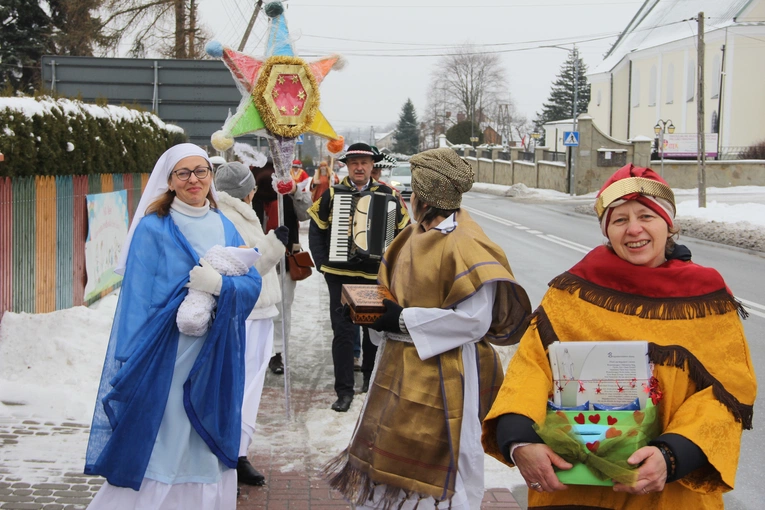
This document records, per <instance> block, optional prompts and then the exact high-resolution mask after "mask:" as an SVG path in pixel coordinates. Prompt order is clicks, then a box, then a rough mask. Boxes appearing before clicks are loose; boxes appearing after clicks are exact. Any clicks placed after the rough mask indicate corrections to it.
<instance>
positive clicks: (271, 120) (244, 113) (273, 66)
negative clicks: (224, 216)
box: [205, 1, 344, 419]
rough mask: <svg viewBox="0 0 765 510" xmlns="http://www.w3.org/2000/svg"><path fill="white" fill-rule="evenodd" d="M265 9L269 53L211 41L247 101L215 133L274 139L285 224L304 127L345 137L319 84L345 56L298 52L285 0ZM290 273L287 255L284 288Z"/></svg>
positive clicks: (224, 139) (218, 139) (226, 137)
mask: <svg viewBox="0 0 765 510" xmlns="http://www.w3.org/2000/svg"><path fill="white" fill-rule="evenodd" d="M265 12H266V15H267V16H268V17H269V18H270V19H269V33H268V41H267V43H266V56H265V58H262V59H261V58H255V57H252V56H249V55H245V54H244V53H241V52H239V51H236V50H234V49H232V48H228V47H225V46H223V45H222V44H220V43H219V42H217V41H211V42H209V43H208V44H207V46H205V51H206V52H207V54H208V55H210V56H211V57H214V58H220V59H222V60H223V63H224V64H225V65H226V67H228V69H229V70H230V71H231V74H232V75H233V77H234V80H235V81H236V84H237V87H238V88H239V91H240V92H241V93H242V101H241V102H240V103H239V106H238V108H237V110H236V113H234V115H229V118H228V119H226V122H225V123H224V124H223V127H222V128H221V129H220V130H219V131H216V132H215V133H213V135H212V139H211V142H212V145H213V147H215V148H216V149H217V150H219V151H225V150H228V149H230V148H231V147H232V146H233V145H234V137H236V136H242V135H245V134H256V135H258V136H262V137H265V138H266V139H267V140H268V146H269V148H270V150H271V157H272V159H273V163H274V176H275V177H276V179H275V187H276V190H277V191H278V192H279V194H278V200H279V202H278V203H279V225H283V224H284V206H283V202H282V201H283V196H282V195H285V194H289V193H291V192H292V191H293V190H294V187H295V183H294V181H293V180H292V177H291V176H290V174H289V170H290V167H291V166H292V160H293V155H294V152H295V142H296V141H297V137H298V136H300V135H302V134H303V133H313V134H316V135H318V136H321V137H324V138H327V139H329V140H338V139H340V138H341V137H339V136H338V135H337V133H335V130H334V129H332V126H331V125H330V124H329V122H328V121H327V119H326V118H325V117H324V115H323V114H322V113H321V111H319V98H320V95H319V85H320V84H321V82H322V81H323V80H324V78H325V77H326V76H327V74H328V73H329V72H330V71H331V70H332V69H340V68H342V66H343V65H344V60H343V59H342V58H341V57H340V55H332V56H329V57H326V58H323V59H320V60H317V61H314V62H310V63H308V62H306V61H304V60H303V59H301V58H299V57H297V56H296V55H295V50H294V48H293V47H292V42H291V40H290V34H289V29H288V28H287V20H286V19H285V17H284V6H283V5H282V3H281V2H280V1H275V2H270V3H269V4H267V5H266V7H265ZM285 273H286V271H285V265H284V257H282V261H281V271H280V275H281V279H282V288H284V279H285ZM282 310H284V293H282ZM282 316H283V314H282ZM281 323H282V339H283V341H284V346H283V347H284V394H285V406H286V411H287V418H288V419H289V417H290V389H289V384H290V383H289V363H288V359H289V358H288V355H287V353H288V350H287V338H286V334H285V333H286V332H285V328H284V320H282V321H281Z"/></svg>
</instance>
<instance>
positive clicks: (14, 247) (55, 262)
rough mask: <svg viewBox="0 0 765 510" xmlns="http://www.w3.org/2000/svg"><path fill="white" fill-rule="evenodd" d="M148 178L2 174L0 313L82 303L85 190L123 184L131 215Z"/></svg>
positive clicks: (104, 190) (107, 189) (40, 310)
mask: <svg viewBox="0 0 765 510" xmlns="http://www.w3.org/2000/svg"><path fill="white" fill-rule="evenodd" d="M148 177H149V174H104V175H90V176H86V175H75V176H58V177H41V176H38V177H17V178H7V177H6V178H0V317H1V316H2V313H3V312H5V311H6V310H10V311H13V312H30V313H45V312H52V311H54V310H61V309H63V308H70V307H72V306H77V305H82V304H85V303H84V300H83V297H84V294H85V283H86V281H87V274H86V271H85V240H86V238H87V235H88V216H87V215H88V211H87V198H86V195H88V194H93V193H107V192H111V191H120V190H123V189H126V190H127V192H128V193H127V194H128V201H127V207H128V214H129V217H130V219H131V220H132V218H133V214H134V212H135V209H136V207H138V202H139V201H140V199H141V192H142V190H143V189H144V188H145V187H146V183H147V182H148ZM110 291H111V289H107V290H106V291H104V292H103V293H102V296H103V295H106V294H107V293H108V292H110ZM96 299H98V298H96ZM93 301H95V299H94V300H93Z"/></svg>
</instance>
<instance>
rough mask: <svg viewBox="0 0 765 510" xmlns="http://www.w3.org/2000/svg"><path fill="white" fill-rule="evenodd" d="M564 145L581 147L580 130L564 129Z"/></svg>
mask: <svg viewBox="0 0 765 510" xmlns="http://www.w3.org/2000/svg"><path fill="white" fill-rule="evenodd" d="M563 145H565V146H566V147H579V131H564V132H563Z"/></svg>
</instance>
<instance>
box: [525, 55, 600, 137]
mask: <svg viewBox="0 0 765 510" xmlns="http://www.w3.org/2000/svg"><path fill="white" fill-rule="evenodd" d="M577 58H578V60H579V62H578V73H577V79H576V82H577V100H576V114H577V116H578V115H579V114H580V113H584V112H586V111H587V107H588V105H589V104H590V85H589V84H588V83H587V78H586V77H585V74H586V73H587V66H586V65H585V63H584V61H583V60H582V59H581V58H579V57H577ZM573 116H574V52H573V51H572V52H569V54H568V58H567V59H566V61H565V62H564V63H563V65H562V66H561V68H560V73H559V74H558V77H557V78H556V79H555V81H554V82H553V84H552V88H551V90H550V95H549V97H548V98H547V102H546V103H544V104H543V105H542V112H541V113H537V118H536V119H535V120H534V128H535V129H536V130H537V131H539V132H543V129H542V125H543V124H544V123H545V122H551V121H554V120H564V119H571V118H573Z"/></svg>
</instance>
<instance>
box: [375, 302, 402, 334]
mask: <svg viewBox="0 0 765 510" xmlns="http://www.w3.org/2000/svg"><path fill="white" fill-rule="evenodd" d="M383 305H385V312H383V314H382V315H381V316H380V317H378V318H377V320H376V321H374V322H373V323H372V324H370V326H369V327H370V328H372V329H374V330H375V331H390V332H391V333H401V328H400V327H399V325H398V319H399V317H401V312H402V311H403V310H404V308H403V307H401V306H400V305H399V304H398V303H396V302H395V301H391V300H390V299H383Z"/></svg>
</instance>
